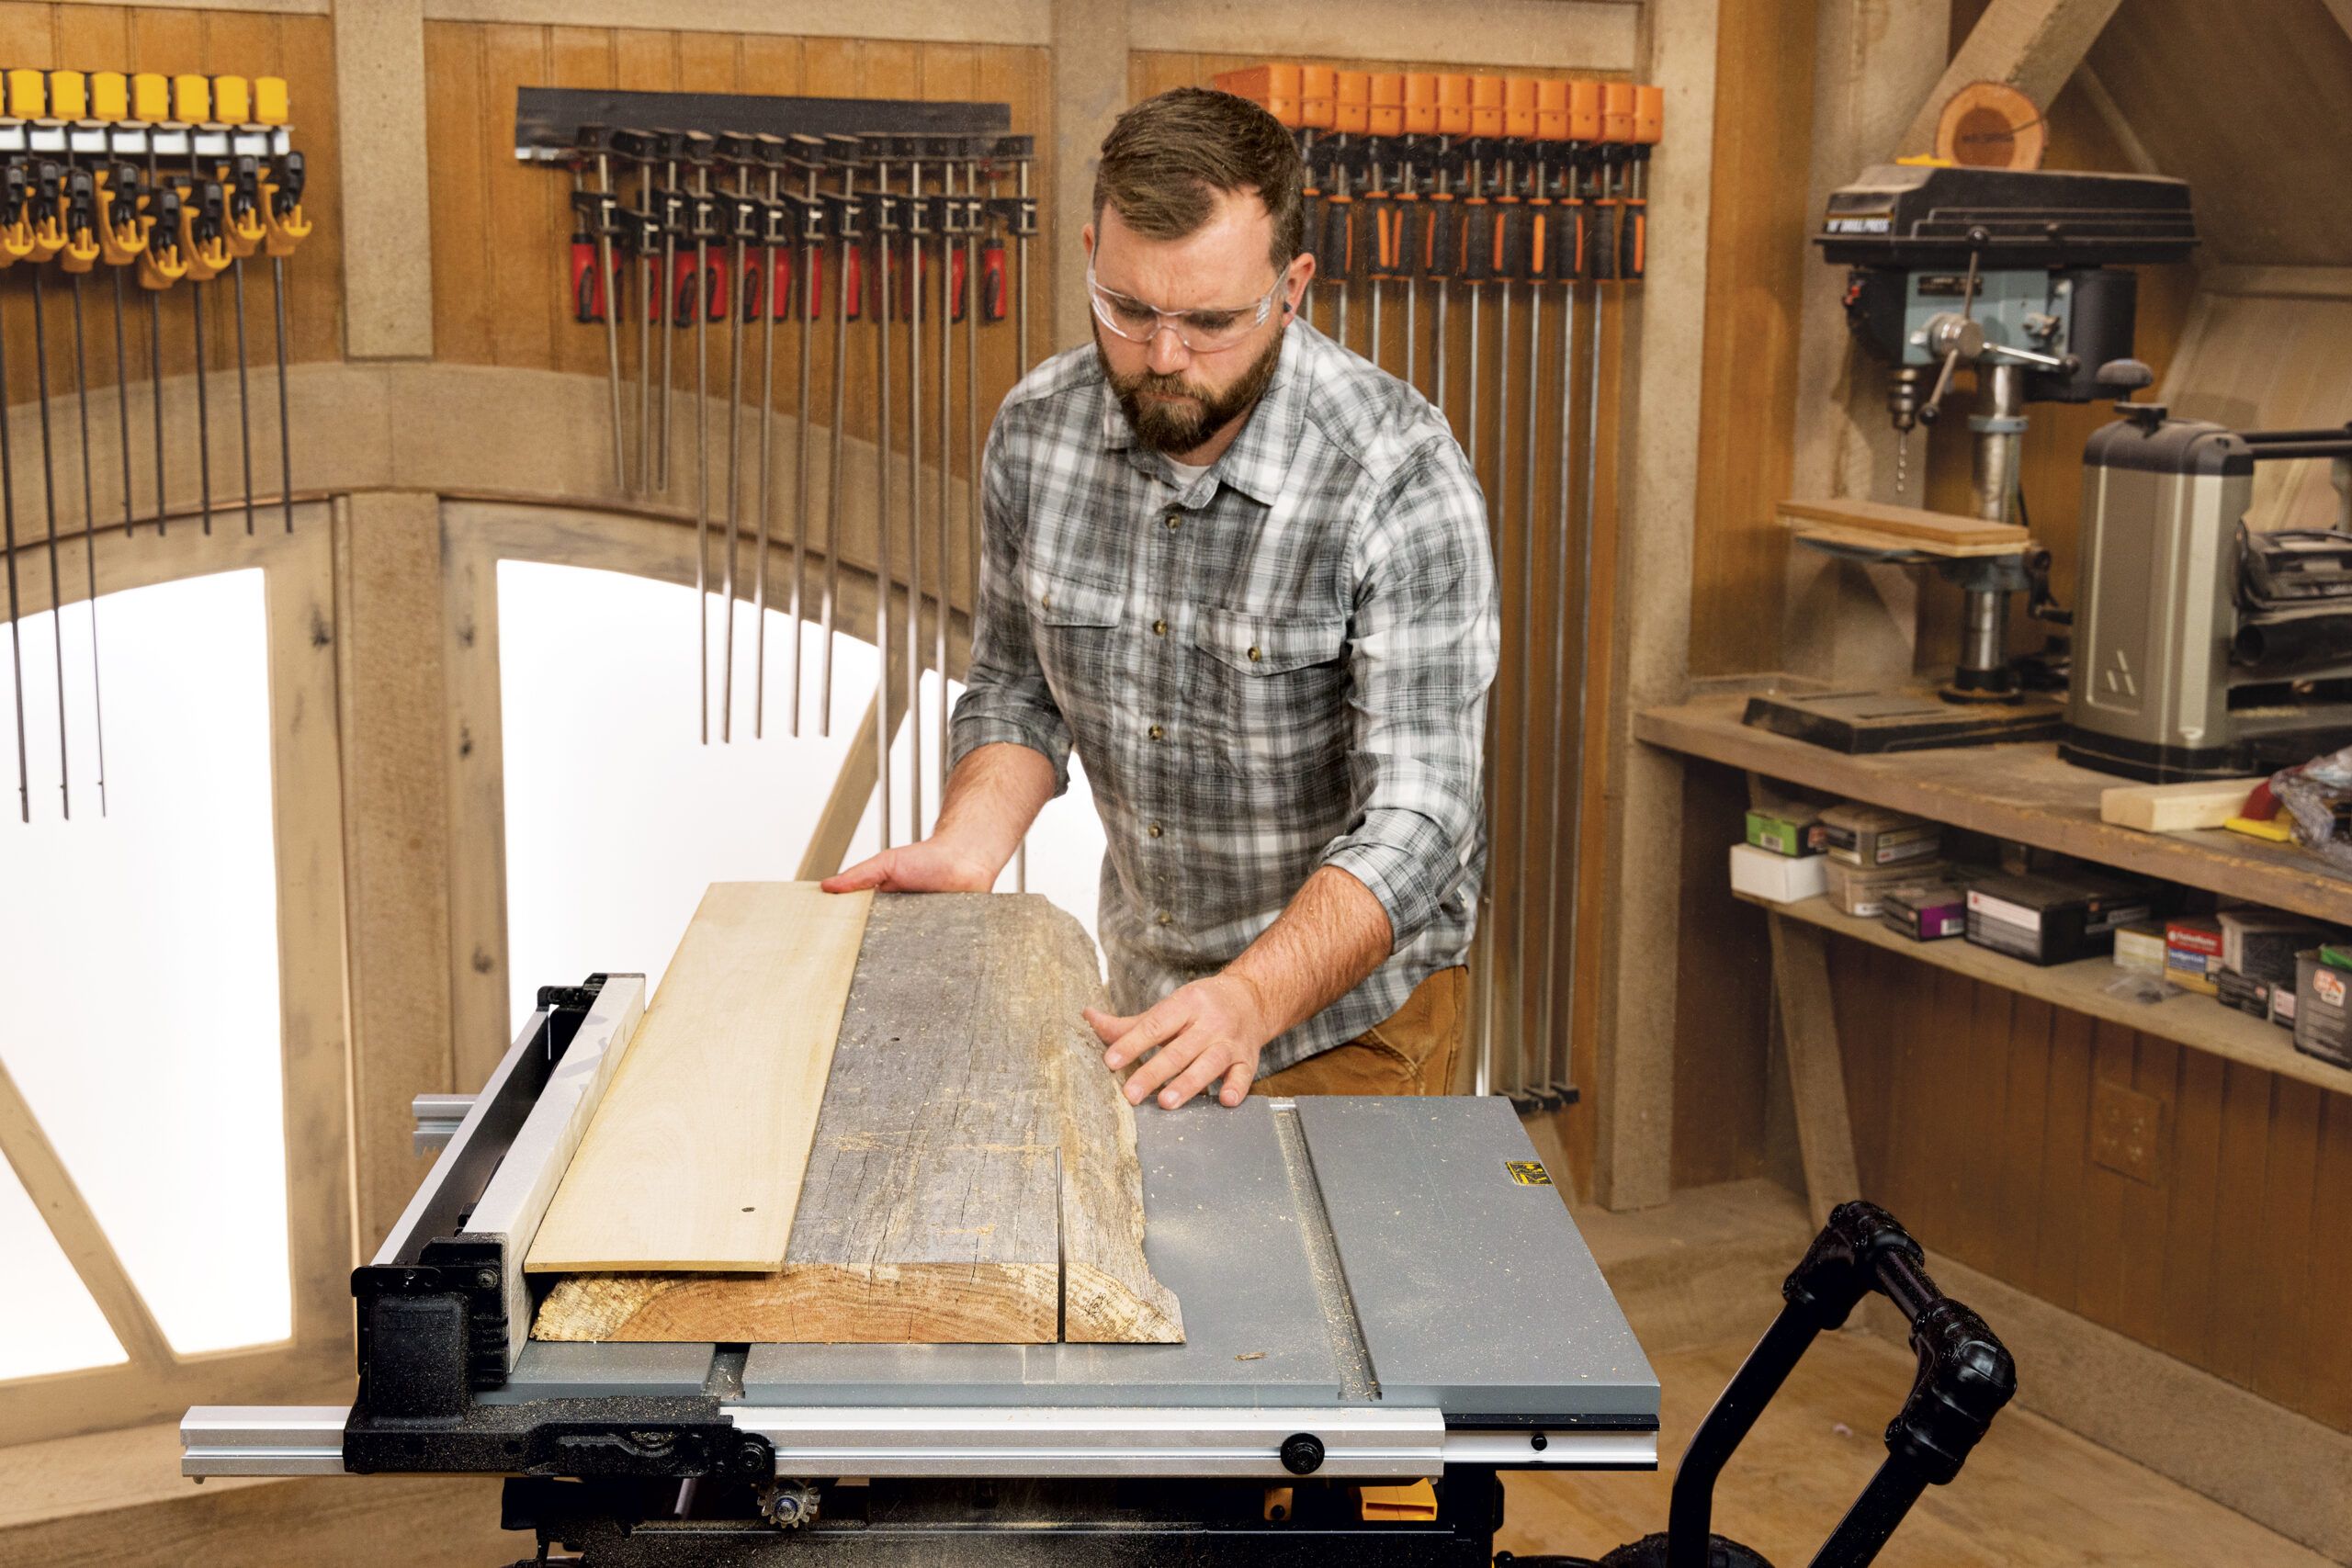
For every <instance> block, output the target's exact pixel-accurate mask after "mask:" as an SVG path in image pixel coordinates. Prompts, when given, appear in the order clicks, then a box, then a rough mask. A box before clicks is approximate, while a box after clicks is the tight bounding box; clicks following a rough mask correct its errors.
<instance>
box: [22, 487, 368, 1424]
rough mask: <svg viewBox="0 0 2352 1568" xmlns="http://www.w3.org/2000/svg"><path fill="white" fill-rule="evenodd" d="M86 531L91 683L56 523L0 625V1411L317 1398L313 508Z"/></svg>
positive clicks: (76, 575) (323, 582)
mask: <svg viewBox="0 0 2352 1568" xmlns="http://www.w3.org/2000/svg"><path fill="white" fill-rule="evenodd" d="M20 542H21V541H20ZM97 547H98V556H97V560H96V576H97V580H98V586H99V590H100V595H99V598H98V599H97V601H96V620H97V627H98V630H99V633H100V634H101V635H100V640H99V650H100V651H101V653H102V654H103V661H102V663H101V664H100V666H99V669H98V674H99V677H100V679H101V681H102V682H103V684H102V685H101V686H94V683H93V679H92V673H93V671H92V656H91V640H90V638H91V617H92V609H93V605H92V604H91V602H90V601H89V600H88V599H87V597H86V596H85V595H84V594H82V593H78V592H74V586H73V585H74V584H77V583H78V582H80V581H82V580H83V576H84V569H83V563H82V560H81V557H80V542H79V541H78V540H75V541H74V542H73V544H72V545H71V547H70V549H71V556H72V561H73V565H74V567H75V569H76V570H74V571H72V572H68V573H64V574H62V580H63V582H64V583H65V584H66V585H67V586H66V592H65V595H64V597H65V604H64V606H63V610H62V623H59V622H55V621H53V619H52V615H51V612H50V608H49V605H48V603H47V600H46V597H45V596H46V592H47V588H48V574H47V571H46V570H45V566H46V563H45V560H41V558H40V556H38V555H37V554H36V552H35V551H33V550H31V549H29V548H28V549H26V550H24V551H23V552H22V553H21V554H20V558H19V568H20V570H19V571H18V573H17V577H18V586H19V592H20V598H21V601H22V603H21V604H20V608H21V610H22V612H23V614H22V615H21V616H20V619H19V624H18V627H17V631H18V636H17V638H15V639H13V641H12V642H10V643H7V644H0V702H5V703H6V704H8V705H10V706H11V707H13V705H14V701H15V698H14V693H15V688H16V682H17V676H18V675H19V674H21V676H22V678H23V682H24V692H25V699H26V708H27V715H26V716H27V720H28V722H27V725H26V741H27V748H26V755H25V764H26V770H25V771H26V773H27V775H28V784H29V790H28V795H29V806H30V813H31V817H32V821H31V822H30V823H24V822H21V821H19V820H18V819H17V818H18V817H19V814H20V813H19V810H18V807H19V800H18V795H17V777H16V769H15V763H16V761H17V753H16V748H15V746H14V744H13V741H14V735H13V733H11V734H10V735H9V736H8V738H7V740H6V742H0V762H5V763H6V764H7V774H6V780H5V785H6V787H5V794H0V807H5V811H4V812H0V953H5V954H6V957H5V959H0V976H5V978H6V990H7V997H8V1001H7V1006H6V1009H5V1010H0V1156H6V1167H5V1168H0V1256H5V1257H7V1258H9V1259H10V1260H11V1269H10V1274H11V1280H10V1285H9V1288H8V1289H7V1290H6V1291H5V1292H0V1430H5V1431H6V1432H7V1433H8V1434H9V1435H10V1437H11V1438H13V1439H16V1440H24V1439H28V1438H40V1437H45V1436H56V1435H62V1434H65V1433H69V1432H74V1431H82V1430H91V1429H96V1428H99V1427H108V1426H117V1425H122V1424H126V1423H129V1422H132V1421H137V1420H142V1419H152V1418H155V1417H158V1416H168V1415H172V1414H175V1413H176V1412H177V1411H178V1410H180V1409H182V1408H184V1407H185V1406H187V1404H193V1403H199V1402H205V1401H212V1400H231V1399H233V1400H244V1399H261V1398H269V1397H277V1396H281V1395H285V1394H290V1393H294V1392H296V1391H298V1390H307V1389H315V1388H318V1387H320V1386H322V1385H323V1383H324V1382H325V1381H326V1380H327V1379H329V1378H331V1377H333V1376H335V1375H338V1374H342V1373H344V1372H345V1369H346V1368H347V1365H348V1355H349V1349H348V1346H349V1329H348V1324H349V1318H350V1308H349V1300H348V1292H347V1291H346V1289H345V1272H346V1270H347V1269H348V1268H349V1264H350V1254H349V1248H350V1236H349V1222H348V1212H349V1191H348V1189H349V1183H348V1181H347V1179H346V1177H345V1113H344V1104H345V1036H344V1021H343V1008H342V987H343V977H342V967H343V946H342V930H343V908H342V904H343V892H342V881H341V844H340V834H341V830H342V828H341V799H340V787H339V784H338V782H337V776H336V741H335V733H334V647H333V637H332V631H331V628H332V626H333V624H334V622H333V607H334V594H333V583H332V562H331V544H330V539H329V536H328V519H327V515H326V512H325V509H324V508H323V507H316V508H310V509H306V512H305V513H302V514H300V516H299V517H298V528H297V532H296V533H294V534H293V535H290V536H288V535H285V534H283V533H273V534H266V535H261V536H254V537H252V538H247V537H245V536H243V534H242V533H236V534H232V533H229V532H227V531H225V530H223V531H221V532H220V533H217V534H216V535H215V536H212V537H209V538H208V537H206V536H204V535H203V534H202V533H201V531H200V530H199V529H198V528H197V527H196V526H195V525H193V524H185V525H174V526H173V528H172V529H171V532H170V534H169V535H168V536H165V537H161V538H159V537H156V536H154V534H153V530H152V529H147V530H142V531H141V535H140V536H137V537H134V538H130V539H125V538H124V537H123V536H121V535H120V533H119V532H101V533H100V535H99V536H98V545H97ZM36 561H39V562H40V565H41V566H42V568H43V570H28V568H29V567H31V566H32V565H33V564H35V562H36ZM61 643H62V649H63V654H64V669H63V680H62V688H63V713H64V721H65V722H64V734H63V737H62V748H61V743H60V737H59V733H58V714H59V688H60V685H61V682H60V681H59V670H58V664H57V650H58V648H59V645H60V644H61ZM18 648H20V649H22V658H23V668H22V670H21V671H17V670H14V669H12V668H11V665H10V660H11V658H12V649H18ZM100 691H102V692H103V697H104V707H103V711H104V716H105V736H104V740H105V750H104V792H103V793H104V799H103V807H102V804H101V790H100V783H99V780H100V752H99V745H98V741H99V735H98V728H99V727H98V723H97V719H98V713H99V706H98V704H97V702H96V696H97V694H98V693H99V692H100ZM61 750H62V758H61ZM61 785H63V786H66V787H63V788H61ZM69 804H70V807H71V810H72V819H71V820H67V819H66V818H65V816H64V813H65V810H66V809H67V807H68V806H69Z"/></svg>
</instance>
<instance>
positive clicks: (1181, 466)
mask: <svg viewBox="0 0 2352 1568" xmlns="http://www.w3.org/2000/svg"><path fill="white" fill-rule="evenodd" d="M1162 456H1165V454H1162ZM1215 467H1216V464H1214V463H1201V464H1193V463H1180V462H1178V461H1177V460H1176V459H1175V458H1173V457H1170V458H1168V471H1169V472H1170V473H1171V474H1174V475H1175V476H1176V488H1177V489H1178V490H1190V489H1192V488H1193V483H1194V482H1195V481H1196V480H1198V479H1200V477H1201V476H1202V475H1203V474H1205V473H1207V472H1208V471H1209V470H1210V469H1211V468H1215Z"/></svg>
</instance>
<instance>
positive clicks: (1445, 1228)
mask: <svg viewBox="0 0 2352 1568" xmlns="http://www.w3.org/2000/svg"><path fill="white" fill-rule="evenodd" d="M1298 1114H1299V1119H1300V1122H1301V1124H1302V1125H1303V1126H1304V1127H1305V1128H1306V1146H1307V1148H1308V1150H1309V1151H1310V1152H1311V1153H1312V1154H1313V1156H1314V1158H1315V1175H1316V1180H1317V1183H1318V1184H1319V1185H1320V1186H1321V1188H1322V1190H1323V1206H1324V1209H1325V1211H1326V1212H1327V1213H1329V1215H1330V1217H1331V1231H1332V1235H1333V1237H1334V1238H1335V1239H1336V1240H1337V1241H1338V1243H1339V1247H1340V1266H1341V1267H1342V1268H1343V1269H1345V1270H1346V1271H1347V1277H1348V1290H1349V1292H1350V1294H1351V1296H1352V1298H1353V1299H1354V1302H1355V1308H1356V1316H1357V1319H1358V1321H1359V1322H1361V1323H1362V1325H1363V1337H1364V1344H1365V1347H1366V1348H1368V1349H1369V1350H1370V1351H1371V1353H1372V1373H1373V1376H1374V1379H1375V1380H1376V1381H1377V1382H1379V1384H1380V1395H1381V1399H1382V1402H1383V1403H1385V1404H1437V1405H1438V1406H1439V1407H1440V1408H1442V1409H1443V1410H1444V1411H1445V1412H1446V1414H1447V1415H1448V1416H1465V1415H1487V1416H1510V1415H1527V1416H1559V1415H1562V1414H1572V1415H1575V1416H1656V1415H1657V1408H1658V1387H1657V1373H1655V1372H1654V1371H1651V1370H1650V1364H1649V1359H1648V1358H1647V1357H1646V1356H1645V1355H1643V1354H1642V1348H1641V1345H1640V1344H1639V1343H1638V1342H1637V1341H1636V1340H1635V1339H1634V1332H1633V1329H1632V1328H1631V1327H1630V1326H1628V1325H1627V1324H1626V1322H1625V1314H1624V1313H1623V1311H1621V1310H1620V1309H1619V1307H1618V1305H1617V1298H1616V1297H1615V1296H1614V1295H1612V1294H1611V1292H1610V1289H1609V1284H1608V1281H1606V1280H1603V1279H1602V1278H1601V1276H1600V1268H1599V1267H1598V1266H1597V1265H1596V1264H1594V1262H1593V1260H1592V1254H1591V1252H1590V1251H1589V1249H1588V1248H1587V1247H1585V1244H1584V1238H1583V1237H1582V1236H1580V1235H1577V1227H1576V1223H1575V1222H1574V1221H1573V1220H1571V1219H1569V1218H1568V1211H1567V1206H1566V1203H1565V1202H1564V1201H1562V1197H1561V1192H1560V1190H1559V1189H1558V1188H1556V1187H1522V1186H1521V1185H1520V1184H1518V1183H1517V1182H1515V1181H1513V1180H1512V1179H1511V1178H1510V1170H1509V1168H1508V1165H1507V1162H1509V1161H1511V1160H1532V1159H1533V1158H1535V1157H1536V1156H1535V1149H1534V1146H1533V1145H1531V1144H1530V1143H1528V1141H1527V1134H1525V1133H1524V1132H1522V1131H1521V1128H1520V1125H1519V1118H1518V1117H1517V1116H1516V1115H1514V1114H1513V1113H1512V1111H1511V1110H1510V1105H1509V1104H1508V1103H1507V1102H1506V1101H1504V1100H1499V1099H1496V1098H1491V1097H1489V1098H1486V1099H1467V1098H1462V1099H1444V1100H1406V1099H1394V1100H1375V1099H1356V1098H1347V1099H1307V1098H1301V1099H1300V1100H1299V1101H1298Z"/></svg>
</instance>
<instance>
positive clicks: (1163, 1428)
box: [180, 1404, 1657, 1480]
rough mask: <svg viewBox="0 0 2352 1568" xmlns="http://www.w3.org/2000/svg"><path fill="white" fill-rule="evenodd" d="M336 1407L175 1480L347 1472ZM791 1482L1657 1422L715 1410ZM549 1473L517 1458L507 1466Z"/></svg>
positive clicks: (1646, 1447)
mask: <svg viewBox="0 0 2352 1568" xmlns="http://www.w3.org/2000/svg"><path fill="white" fill-rule="evenodd" d="M349 1415H350V1412H349V1411H347V1410H346V1409H345V1408H344V1407H343V1406H341V1405H279V1406H268V1405H261V1406H254V1405H199V1406H198V1407H197V1408H195V1409H193V1410H190V1411H189V1412H188V1413H187V1417H186V1418H185V1419H184V1420H183V1421H182V1422H181V1424H180V1440H181V1473H182V1474H185V1475H190V1476H214V1475H337V1474H342V1473H344V1472H345V1445H344V1429H345V1423H346V1420H347V1419H348V1417H349ZM719 1415H720V1416H721V1418H722V1419H724V1420H726V1421H728V1422H729V1423H731V1424H732V1425H733V1427H735V1428H736V1429H737V1430H738V1431H740V1432H741V1433H743V1434H745V1435H746V1436H748V1437H752V1438H761V1439H764V1441H765V1443H766V1444H767V1446H768V1447H769V1448H770V1449H772V1450H773V1451H774V1455H775V1472H776V1473H777V1474H779V1475H796V1476H842V1475H857V1476H903V1477H933V1478H940V1477H994V1478H1016V1477H1021V1478H1037V1477H1055V1476H1083V1477H1094V1478H1100V1477H1105V1476H1121V1477H1218V1476H1222V1477H1262V1478H1266V1479H1273V1480H1281V1479H1288V1478H1291V1477H1299V1476H1309V1475H1312V1476H1316V1477H1318V1478H1322V1479H1329V1480H1392V1479H1415V1478H1421V1479H1433V1478H1435V1477H1437V1476H1439V1475H1442V1474H1443V1473H1444V1472H1445V1469H1446V1467H1447V1466H1449V1465H1453V1466H1457V1467H1463V1466H1469V1467H1479V1468H1492V1469H1569V1468H1575V1469H1625V1470H1646V1469H1653V1468H1655V1467H1656V1465H1657V1432H1656V1431H1655V1430H1654V1429H1634V1428H1628V1429H1624V1430H1610V1429H1591V1428H1584V1427H1571V1426H1566V1425H1563V1426H1562V1427H1553V1428H1548V1429H1547V1428H1543V1427H1532V1428H1517V1429H1501V1428H1492V1429H1488V1428H1473V1429H1449V1428H1448V1427H1447V1425H1446V1421H1445V1417H1444V1416H1443V1415H1442V1413H1441V1412H1439V1411H1437V1410H1434V1409H1429V1408H1390V1407H1386V1406H1379V1405H1349V1406H1339V1407H1333V1406H1323V1407H1317V1406H1311V1405H1310V1406H1299V1407H1282V1406H1273V1407H1262V1408H1261V1407H1246V1408H1238V1409H1217V1408H1193V1407H1187V1406H1178V1407H1166V1408H1148V1407H1147V1408H1125V1407H1103V1408H1087V1407H1062V1406H1027V1407H1023V1406H986V1405H983V1406H968V1407H965V1406H949V1407H940V1406H931V1405H873V1406H857V1407H853V1406H785V1405H753V1404H734V1405H724V1406H721V1407H720V1411H719ZM511 1472H513V1473H526V1472H540V1473H547V1472H548V1467H546V1466H534V1465H528V1464H515V1465H514V1466H512V1467H511Z"/></svg>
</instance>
